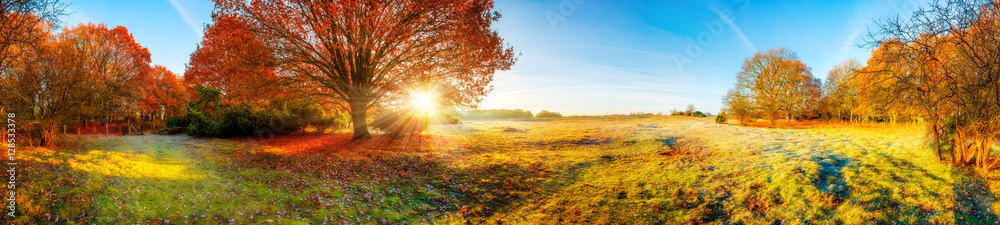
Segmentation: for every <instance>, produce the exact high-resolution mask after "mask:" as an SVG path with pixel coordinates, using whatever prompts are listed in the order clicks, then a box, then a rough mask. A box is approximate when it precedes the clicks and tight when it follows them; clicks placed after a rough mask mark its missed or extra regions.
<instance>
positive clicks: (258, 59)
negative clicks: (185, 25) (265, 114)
mask: <svg viewBox="0 0 1000 225" xmlns="http://www.w3.org/2000/svg"><path fill="white" fill-rule="evenodd" d="M212 20H213V21H214V23H213V24H212V25H209V26H208V27H207V28H206V29H205V36H204V37H202V42H201V44H200V45H199V46H198V49H197V50H195V52H194V53H192V54H191V61H190V62H189V63H188V66H187V71H185V72H184V82H185V83H186V84H187V85H188V86H189V87H193V86H194V84H202V85H205V86H207V87H213V88H218V89H219V90H221V91H222V92H223V93H225V98H223V101H225V102H230V103H244V102H245V103H250V104H251V105H254V106H258V107H264V106H268V105H270V104H271V103H275V102H281V101H282V100H283V99H285V98H286V97H289V95H290V93H289V92H290V90H291V88H289V86H290V85H289V84H287V83H283V82H282V80H281V79H279V78H278V76H276V67H274V66H273V64H274V57H272V54H273V53H272V52H271V50H270V49H268V48H266V46H264V44H263V41H262V40H263V39H262V38H263V37H261V35H258V34H256V33H253V32H251V30H249V28H248V27H247V25H246V23H245V22H243V21H242V20H241V19H240V18H237V17H232V16H225V15H219V14H215V15H213V16H212Z"/></svg>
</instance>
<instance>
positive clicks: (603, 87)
mask: <svg viewBox="0 0 1000 225" xmlns="http://www.w3.org/2000/svg"><path fill="white" fill-rule="evenodd" d="M595 90H628V91H652V92H670V93H693V92H692V91H687V90H679V89H666V88H651V87H638V86H617V85H586V86H574V87H553V88H538V89H527V90H517V91H509V92H505V93H504V94H508V95H523V94H532V93H539V92H559V91H595Z"/></svg>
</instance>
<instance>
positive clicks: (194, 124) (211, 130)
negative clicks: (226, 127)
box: [187, 108, 219, 137]
mask: <svg viewBox="0 0 1000 225" xmlns="http://www.w3.org/2000/svg"><path fill="white" fill-rule="evenodd" d="M187 117H188V119H189V120H190V124H189V125H188V131H187V134H188V135H191V136H198V137H218V136H219V123H216V122H215V121H212V120H210V119H208V117H206V116H205V114H204V113H202V112H199V111H198V110H195V109H192V108H188V113H187Z"/></svg>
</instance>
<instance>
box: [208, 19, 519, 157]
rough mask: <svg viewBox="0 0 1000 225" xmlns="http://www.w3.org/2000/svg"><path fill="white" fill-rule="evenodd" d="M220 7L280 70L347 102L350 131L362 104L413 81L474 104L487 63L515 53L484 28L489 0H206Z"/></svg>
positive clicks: (381, 101) (359, 123)
mask: <svg viewBox="0 0 1000 225" xmlns="http://www.w3.org/2000/svg"><path fill="white" fill-rule="evenodd" d="M215 3H216V7H217V9H218V11H217V13H218V14H220V16H232V17H236V18H241V19H243V20H244V21H246V23H247V25H248V27H249V28H250V29H251V30H253V31H254V32H255V33H256V34H259V35H262V37H264V40H268V41H267V42H266V45H267V47H268V48H269V49H271V50H273V53H274V54H273V56H274V59H275V61H274V62H275V65H276V66H278V67H279V71H280V72H281V73H282V74H283V76H284V77H286V78H289V79H290V80H293V81H295V82H298V83H302V84H306V85H308V86H309V87H312V88H313V89H312V90H313V91H311V92H310V93H311V94H314V95H318V96H325V97H328V98H329V99H331V100H332V101H333V102H335V103H336V104H338V105H339V106H341V107H342V108H344V109H346V110H348V111H350V112H351V118H352V122H353V124H354V139H363V138H368V137H370V134H369V132H368V128H367V125H366V117H367V113H368V110H369V108H370V107H373V106H374V107H378V106H384V105H386V104H388V103H391V102H394V101H396V100H398V99H401V98H402V97H403V96H404V95H405V93H407V92H413V91H414V89H423V90H421V91H433V92H435V95H437V96H438V97H439V98H440V101H442V102H443V103H446V104H451V105H457V106H475V105H476V104H478V102H479V101H481V99H482V96H484V95H486V94H487V93H488V92H489V91H490V90H491V89H492V87H491V86H490V83H491V82H492V80H493V73H494V72H495V71H496V70H506V69H509V68H510V66H511V65H513V64H514V62H515V61H516V58H515V55H514V51H513V49H512V48H510V47H507V46H504V43H503V39H501V38H500V36H499V35H498V33H497V32H496V31H494V30H492V29H491V27H490V26H491V24H492V23H493V22H495V21H497V20H498V19H499V18H500V14H499V13H498V12H494V11H492V8H493V1H489V0H473V1H454V0H350V1H305V0H252V1H238V0H215Z"/></svg>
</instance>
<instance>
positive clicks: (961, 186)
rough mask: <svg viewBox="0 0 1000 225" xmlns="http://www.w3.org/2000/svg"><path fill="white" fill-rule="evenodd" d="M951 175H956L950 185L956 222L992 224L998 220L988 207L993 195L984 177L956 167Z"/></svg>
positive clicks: (991, 203)
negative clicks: (953, 196) (952, 183)
mask: <svg viewBox="0 0 1000 225" xmlns="http://www.w3.org/2000/svg"><path fill="white" fill-rule="evenodd" d="M953 175H954V176H955V177H956V181H955V183H954V185H953V186H952V188H953V193H954V195H955V199H954V205H955V208H954V209H953V211H954V212H955V223H956V224H987V223H989V224H993V223H996V222H997V221H1000V220H998V218H997V215H996V213H994V212H992V210H991V209H990V206H991V205H993V201H994V197H993V195H992V194H990V186H989V185H987V184H986V182H985V181H984V180H983V179H984V178H982V177H980V176H978V175H976V174H975V173H974V172H973V171H968V170H967V169H956V170H955V172H953Z"/></svg>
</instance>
